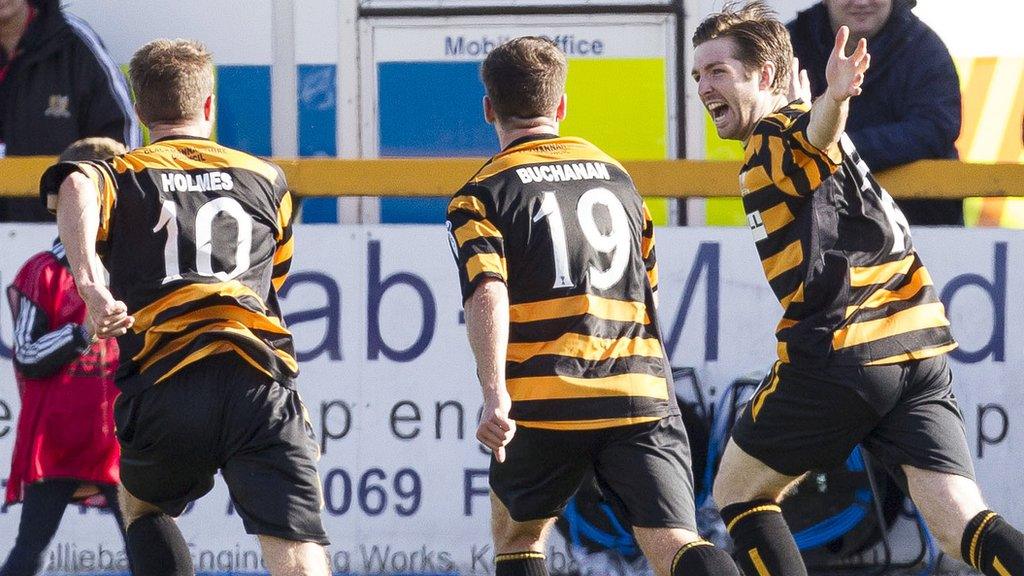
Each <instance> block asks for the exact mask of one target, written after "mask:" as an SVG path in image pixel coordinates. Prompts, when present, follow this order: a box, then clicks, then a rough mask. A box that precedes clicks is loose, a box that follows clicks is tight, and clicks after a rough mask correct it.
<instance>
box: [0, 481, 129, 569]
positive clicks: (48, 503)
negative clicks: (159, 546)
mask: <svg viewBox="0 0 1024 576" xmlns="http://www.w3.org/2000/svg"><path fill="white" fill-rule="evenodd" d="M81 484H82V483H81V482H79V481H78V480H45V481H43V482H38V483H36V484H30V485H28V486H26V487H25V501H24V502H22V505H21V506H22V508H21V520H20V522H19V524H18V537H17V538H16V539H15V541H14V548H12V549H11V554H10V555H9V556H8V557H7V561H6V562H4V565H3V568H0V576H35V574H38V573H39V571H40V570H41V569H42V568H43V555H44V554H45V553H46V548H47V547H48V546H49V545H50V541H51V540H53V536H54V535H55V534H56V533H57V528H58V527H59V526H60V519H61V518H62V517H63V516H64V510H65V509H66V508H67V506H68V504H70V503H71V497H72V496H74V494H75V490H77V489H78V487H79V486H80V485H81ZM99 489H100V492H101V493H102V494H103V495H104V496H105V497H106V498H107V506H108V507H109V509H110V510H111V511H112V512H113V513H114V518H115V519H116V520H117V528H118V530H120V531H121V537H122V538H123V537H124V521H123V520H122V518H121V512H120V510H118V499H117V486H109V485H106V486H105V485H99Z"/></svg>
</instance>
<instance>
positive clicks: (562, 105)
mask: <svg viewBox="0 0 1024 576" xmlns="http://www.w3.org/2000/svg"><path fill="white" fill-rule="evenodd" d="M568 100H569V96H568V95H567V94H562V97H561V98H559V100H558V107H557V108H555V121H556V122H561V121H562V120H565V111H566V106H568Z"/></svg>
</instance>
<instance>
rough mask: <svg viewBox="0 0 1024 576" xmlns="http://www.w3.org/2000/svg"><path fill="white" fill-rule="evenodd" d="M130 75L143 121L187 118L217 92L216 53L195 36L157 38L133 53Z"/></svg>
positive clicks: (198, 112) (136, 103)
mask: <svg viewBox="0 0 1024 576" xmlns="http://www.w3.org/2000/svg"><path fill="white" fill-rule="evenodd" d="M128 76H129V77H130V79H131V84H132V89H133V90H134V91H135V108H136V110H137V111H138V114H139V119H140V120H142V122H143V123H145V124H153V123H157V122H181V121H187V120H191V119H194V118H196V117H197V116H199V115H200V114H201V113H202V109H203V103H204V102H205V101H206V98H207V97H208V96H210V95H211V94H213V56H211V55H210V53H209V52H207V51H206V46H204V45H203V44H202V43H200V42H197V41H195V40H182V39H180V38H179V39H176V40H167V39H160V40H154V41H152V42H150V43H149V44H146V45H145V46H143V47H142V48H139V50H138V51H137V52H135V55H134V56H132V61H131V64H130V65H129V68H128Z"/></svg>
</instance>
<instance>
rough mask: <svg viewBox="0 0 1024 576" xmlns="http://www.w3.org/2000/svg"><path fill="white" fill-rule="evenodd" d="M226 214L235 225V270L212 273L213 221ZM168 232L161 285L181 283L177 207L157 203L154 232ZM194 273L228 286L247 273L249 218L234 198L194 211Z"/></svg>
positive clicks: (215, 201)
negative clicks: (158, 208)
mask: <svg viewBox="0 0 1024 576" xmlns="http://www.w3.org/2000/svg"><path fill="white" fill-rule="evenodd" d="M221 213H224V214H227V215H228V216H230V217H232V218H234V219H235V222H237V223H238V227H237V231H236V234H237V236H236V237H235V267H234V268H233V269H232V270H231V271H229V272H216V271H214V269H213V248H214V246H213V219H214V218H216V217H217V215H218V214H221ZM165 227H166V228H167V243H166V244H164V271H165V273H166V276H164V280H163V284H167V283H168V282H172V281H174V280H180V279H181V266H180V264H179V259H178V205H177V204H176V203H175V202H174V201H173V200H163V201H162V202H161V203H160V219H159V220H158V221H157V223H156V226H154V227H153V232H159V231H160V229H161V228H165ZM194 230H195V235H196V242H195V246H196V273H197V274H199V275H200V276H208V277H211V278H216V279H218V280H220V281H221V282H227V281H228V280H232V279H234V278H237V277H238V276H239V275H241V274H242V273H244V272H245V271H246V270H248V269H249V263H250V262H249V251H250V250H251V249H252V216H250V215H249V214H247V213H246V212H245V209H244V208H242V205H241V204H239V203H238V200H235V199H234V198H228V197H226V196H221V197H220V198H217V199H215V200H211V201H209V202H207V203H206V204H203V205H202V206H201V207H200V208H199V210H198V211H196V221H195V227H194Z"/></svg>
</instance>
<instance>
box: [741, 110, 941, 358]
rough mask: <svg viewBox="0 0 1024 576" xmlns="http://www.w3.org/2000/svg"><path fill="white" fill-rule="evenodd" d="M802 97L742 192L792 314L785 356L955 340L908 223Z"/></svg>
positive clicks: (878, 354)
mask: <svg viewBox="0 0 1024 576" xmlns="http://www.w3.org/2000/svg"><path fill="white" fill-rule="evenodd" d="M809 120H810V113H809V107H808V106H807V105H806V104H804V103H803V102H800V101H796V102H793V103H791V104H790V105H788V106H786V107H784V108H782V109H781V110H779V111H778V112H776V113H774V114H771V115H769V116H768V117H766V118H765V119H763V120H761V122H759V123H758V124H757V126H756V127H755V128H754V132H753V134H752V135H751V137H750V139H749V140H748V141H747V142H746V145H745V150H744V152H745V154H744V164H743V168H742V171H741V173H740V191H741V194H742V196H743V206H744V209H745V211H746V213H747V223H748V224H749V226H750V229H751V231H752V232H753V234H754V241H755V243H756V245H757V252H758V255H759V256H760V258H761V264H762V266H763V268H764V273H765V275H766V276H767V278H768V283H769V284H770V285H771V287H772V290H773V291H774V292H775V295H776V296H777V297H778V299H779V301H780V302H781V303H782V307H783V308H784V313H783V316H782V320H781V321H780V322H779V325H778V327H777V328H776V335H777V337H778V341H779V344H778V354H779V358H780V359H781V360H782V361H784V362H789V361H793V362H796V361H802V362H818V363H821V362H829V363H833V364H846V365H863V364H892V363H896V362H901V361H905V360H910V359H920V358H927V357H930V356H935V355H938V354H942V353H943V352H947V351H949V350H952V349H953V348H955V347H956V342H955V341H954V340H953V337H952V335H951V333H950V330H949V321H948V320H947V319H946V313H945V310H944V309H943V306H942V302H941V301H940V300H939V298H938V295H937V293H936V290H935V287H934V285H933V284H932V279H931V277H930V276H929V274H928V270H927V269H926V268H925V267H924V265H923V264H922V262H921V258H920V257H919V256H918V254H917V252H916V251H915V250H914V246H913V244H912V242H911V238H910V231H909V227H908V225H907V220H906V218H905V217H904V216H903V214H902V213H901V212H900V210H899V208H898V207H897V206H896V203H895V202H894V201H893V199H892V197H890V196H889V194H888V192H886V191H885V189H884V188H882V186H881V185H879V183H878V182H877V181H876V180H875V178H874V176H872V174H871V171H870V170H869V169H868V167H867V165H866V164H865V163H864V161H863V160H862V159H861V158H860V156H859V155H858V154H857V151H856V149H855V148H854V146H853V143H852V142H851V141H850V139H849V138H848V137H846V135H845V134H844V135H843V136H842V138H841V140H840V142H839V143H838V144H836V145H835V146H834V147H833V149H830V150H827V151H822V150H819V149H817V148H815V147H814V146H813V145H811V143H810V142H809V141H808V139H807V126H808V122H809Z"/></svg>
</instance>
